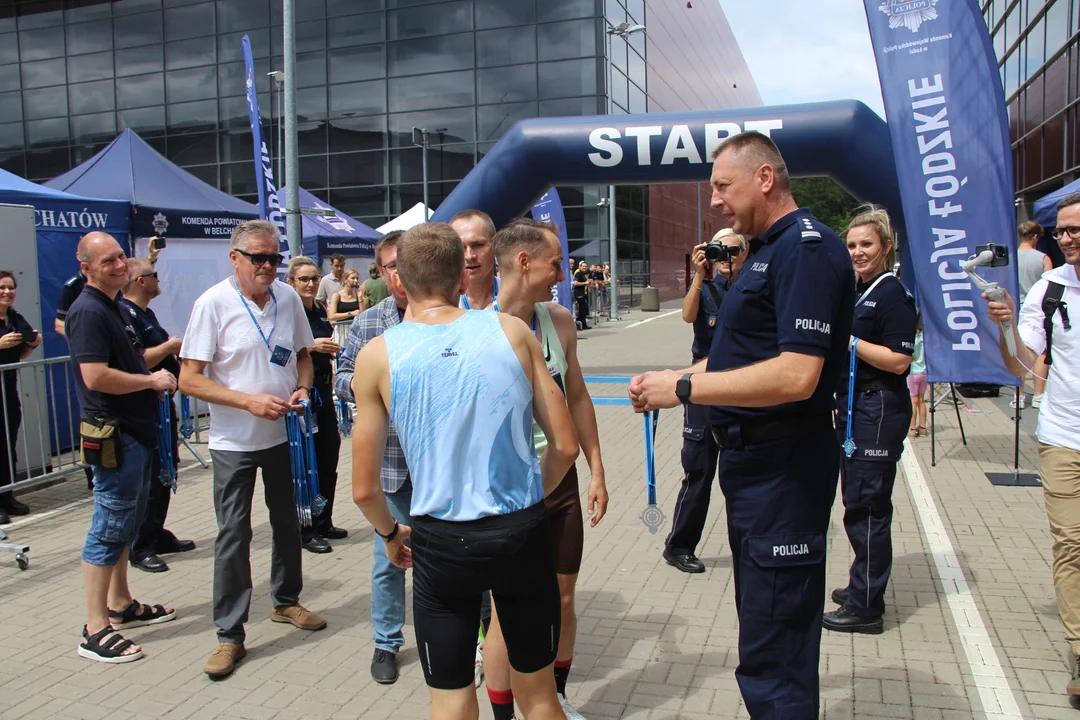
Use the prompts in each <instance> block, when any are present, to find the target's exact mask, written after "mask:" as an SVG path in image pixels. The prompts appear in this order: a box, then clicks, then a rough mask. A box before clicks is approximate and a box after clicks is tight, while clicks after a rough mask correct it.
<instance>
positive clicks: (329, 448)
mask: <svg viewBox="0 0 1080 720" xmlns="http://www.w3.org/2000/svg"><path fill="white" fill-rule="evenodd" d="M320 279H321V278H320V277H319V266H318V265H316V264H315V261H314V260H312V259H311V258H308V257H302V256H300V257H294V258H293V259H292V260H290V261H289V270H288V280H289V284H290V285H292V286H293V289H294V290H296V292H297V294H298V295H300V299H301V300H303V301H304V312H305V313H306V314H307V321H308V325H309V326H310V327H311V334H312V336H313V337H314V338H315V346H314V347H312V348H311V362H312V364H313V365H314V367H315V382H314V384H313V386H312V390H314V392H311V393H309V397H310V398H311V402H312V406H311V411H312V415H313V416H314V418H315V425H316V427H317V428H318V431H317V432H316V433H315V461H316V464H317V465H318V468H319V493H320V494H321V495H322V496H323V499H325V500H326V507H324V508H323V510H322V512H321V513H319V516H318V517H316V518H312V521H311V527H306V528H301V533H300V534H301V538H302V540H303V545H304V549H305V550H307V551H308V552H313V553H328V552H331V551H332V550H333V549H334V548H333V547H331V546H330V543H328V542H327V540H340V539H341V538H345V537H348V536H349V531H348V530H343V529H342V528H337V527H334V522H333V516H334V494H335V493H334V491H335V490H336V489H337V466H338V456H339V455H340V453H341V435H339V434H338V428H337V412H336V410H335V409H334V369H333V367H332V366H331V360H333V358H335V357H337V355H338V353H339V352H340V351H341V346H340V345H338V344H337V343H336V342H334V339H333V336H334V326H333V325H331V324H330V320H329V319H327V315H326V309H325V308H323V306H322V304H321V303H318V302H315V295H316V293H317V292H318V290H319V280H320ZM336 295H337V293H335V296H336Z"/></svg>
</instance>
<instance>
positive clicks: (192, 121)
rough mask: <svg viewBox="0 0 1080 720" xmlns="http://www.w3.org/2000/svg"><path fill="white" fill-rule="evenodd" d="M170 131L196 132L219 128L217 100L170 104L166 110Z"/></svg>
mask: <svg viewBox="0 0 1080 720" xmlns="http://www.w3.org/2000/svg"><path fill="white" fill-rule="evenodd" d="M166 114H167V121H168V127H169V132H170V133H174V132H196V131H210V130H216V129H217V101H215V100H203V101H201V102H189V103H181V104H180V105H170V106H169V107H168V109H167V110H166Z"/></svg>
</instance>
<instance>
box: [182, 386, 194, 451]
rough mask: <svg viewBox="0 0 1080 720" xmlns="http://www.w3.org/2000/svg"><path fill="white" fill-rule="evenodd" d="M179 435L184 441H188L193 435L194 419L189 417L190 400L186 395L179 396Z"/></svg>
mask: <svg viewBox="0 0 1080 720" xmlns="http://www.w3.org/2000/svg"><path fill="white" fill-rule="evenodd" d="M180 434H181V435H183V436H184V439H185V440H190V439H191V436H192V435H194V434H195V418H194V417H192V415H191V399H190V398H188V396H187V395H184V394H181V395H180Z"/></svg>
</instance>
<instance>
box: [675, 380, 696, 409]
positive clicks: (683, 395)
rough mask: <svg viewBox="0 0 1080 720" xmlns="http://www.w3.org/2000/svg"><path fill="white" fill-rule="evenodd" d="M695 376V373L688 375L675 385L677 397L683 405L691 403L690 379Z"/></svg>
mask: <svg viewBox="0 0 1080 720" xmlns="http://www.w3.org/2000/svg"><path fill="white" fill-rule="evenodd" d="M693 375H694V374H693V373H686V374H685V375H683V376H682V377H681V378H679V381H678V382H677V383H675V396H676V397H677V398H679V402H681V403H682V404H683V405H685V404H686V403H688V402H690V378H691V377H693Z"/></svg>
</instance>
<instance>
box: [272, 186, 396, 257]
mask: <svg viewBox="0 0 1080 720" xmlns="http://www.w3.org/2000/svg"><path fill="white" fill-rule="evenodd" d="M278 197H279V198H282V199H284V198H285V188H282V189H281V190H278ZM300 207H302V208H321V209H323V210H331V211H333V212H334V214H335V217H323V216H321V215H304V216H303V236H304V240H303V244H302V246H301V252H302V253H303V254H304V255H307V256H308V257H310V258H314V259H315V260H316V262H322V260H323V258H325V257H329V256H330V255H332V254H333V253H341V254H342V255H345V256H346V257H357V256H368V255H374V254H375V243H377V242H378V241H379V238H381V237H382V233H380V232H379V231H378V230H375V229H373V228H370V227H368V226H367V225H365V224H364V223H362V222H360V221H359V220H354V219H353V218H351V217H349V216H348V215H346V214H345V213H343V212H341V211H340V210H336V209H334V208H332V207H330V205H328V204H326V203H324V202H323V201H321V200H319V199H318V198H317V197H315V196H314V195H312V194H311V193H309V192H308V191H307V190H305V189H304V188H300Z"/></svg>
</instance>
